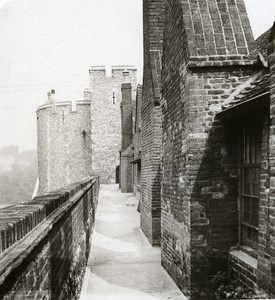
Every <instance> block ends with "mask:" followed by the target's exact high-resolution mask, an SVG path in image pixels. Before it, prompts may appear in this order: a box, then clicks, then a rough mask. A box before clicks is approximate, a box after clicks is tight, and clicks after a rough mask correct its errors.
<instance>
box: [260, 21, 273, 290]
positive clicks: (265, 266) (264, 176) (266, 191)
mask: <svg viewBox="0 0 275 300" xmlns="http://www.w3.org/2000/svg"><path fill="white" fill-rule="evenodd" d="M274 32H275V25H273V28H272V30H271V35H270V44H269V58H268V62H269V68H270V114H269V116H266V117H265V119H264V131H263V144H262V158H263V161H262V172H261V198H260V210H259V249H258V268H257V282H258V284H259V286H260V287H261V288H263V289H264V290H267V291H270V292H271V293H272V294H273V295H275V289H274V286H275V259H274V258H275V230H274V229H275V222H274V216H275V214H274V207H275V202H274V201H275V198H274V191H275V172H274V166H275V155H274V154H275V151H274V149H275V142H274V133H275V131H274V119H275V115H274V103H275V34H274Z"/></svg>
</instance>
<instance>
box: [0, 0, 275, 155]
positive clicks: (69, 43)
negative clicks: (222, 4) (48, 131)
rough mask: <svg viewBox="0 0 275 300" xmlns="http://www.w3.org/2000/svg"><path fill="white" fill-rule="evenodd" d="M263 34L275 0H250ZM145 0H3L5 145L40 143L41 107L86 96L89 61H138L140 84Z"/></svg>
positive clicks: (1, 140)
mask: <svg viewBox="0 0 275 300" xmlns="http://www.w3.org/2000/svg"><path fill="white" fill-rule="evenodd" d="M245 2H246V6H247V11H248V15H249V18H250V22H251V25H252V29H253V32H254V36H255V37H258V36H259V35H260V34H261V33H263V32H264V31H265V30H267V29H268V28H269V27H270V26H271V25H272V24H273V21H274V20H275V0H261V1H260V0H245ZM142 30H143V28H142V0H39V1H38V0H0V104H1V109H0V148H2V147H3V146H8V145H11V144H13V145H19V147H20V149H21V150H27V149H35V148H36V109H37V107H38V106H40V105H42V104H43V103H44V102H45V101H46V100H47V91H49V90H51V89H55V90H56V98H57V100H58V101H67V100H80V99H83V96H82V95H83V90H84V89H85V88H87V87H89V72H88V71H89V67H90V66H91V65H107V66H110V65H120V64H126V65H136V67H137V68H138V80H139V82H140V83H142V63H143V57H142V55H143V45H142V40H143V37H142Z"/></svg>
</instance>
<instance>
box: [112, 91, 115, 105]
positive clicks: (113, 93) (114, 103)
mask: <svg viewBox="0 0 275 300" xmlns="http://www.w3.org/2000/svg"><path fill="white" fill-rule="evenodd" d="M112 99H113V104H116V93H115V92H113V97H112Z"/></svg>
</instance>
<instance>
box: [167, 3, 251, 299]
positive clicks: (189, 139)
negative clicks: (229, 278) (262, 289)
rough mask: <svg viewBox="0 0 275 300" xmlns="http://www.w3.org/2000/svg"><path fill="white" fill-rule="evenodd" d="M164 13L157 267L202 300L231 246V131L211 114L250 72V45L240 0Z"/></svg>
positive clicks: (234, 155)
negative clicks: (160, 195)
mask: <svg viewBox="0 0 275 300" xmlns="http://www.w3.org/2000/svg"><path fill="white" fill-rule="evenodd" d="M165 11H166V20H165V30H164V48H163V63H162V103H161V104H162V112H163V123H162V126H163V177H162V198H161V200H162V216H161V227H162V264H163V266H164V267H165V269H166V270H167V271H168V273H169V274H170V275H171V277H172V278H173V279H174V280H175V282H176V283H177V284H178V286H179V287H180V288H181V290H182V291H183V292H184V293H185V294H187V295H189V296H190V297H191V298H192V299H208V297H210V298H211V295H207V293H208V288H209V281H208V280H210V279H211V275H212V274H215V273H216V272H217V271H218V270H222V269H226V266H227V262H228V252H229V249H230V247H231V246H234V245H236V243H237V242H238V239H237V237H238V228H237V221H238V214H237V198H238V197H237V195H238V190H237V170H238V168H237V162H238V152H237V151H236V149H237V146H236V145H237V144H238V143H237V142H238V141H237V137H238V134H237V128H236V127H235V126H234V124H232V123H231V124H229V125H226V124H225V125H223V124H222V123H221V122H220V121H219V120H217V119H216V118H215V114H216V113H217V112H219V111H220V110H221V105H222V103H223V101H224V100H225V99H227V98H228V96H229V95H230V94H231V93H232V92H233V91H234V90H235V89H236V87H238V86H239V85H240V84H241V83H242V82H244V81H245V80H247V79H248V78H249V77H250V76H251V75H252V74H253V73H254V72H256V70H257V68H256V66H255V64H256V56H255V54H256V47H255V43H254V40H253V37H252V36H251V29H250V27H249V22H248V19H247V15H246V12H245V8H244V5H243V1H238V2H235V1H217V2H216V1H192V0H190V1H176V2H175V1H167V2H166V10H165ZM233 15H234V17H233ZM175 36H176V37H177V38H175ZM211 37H212V38H211ZM243 45H245V47H244V46H243ZM210 298H209V299H210Z"/></svg>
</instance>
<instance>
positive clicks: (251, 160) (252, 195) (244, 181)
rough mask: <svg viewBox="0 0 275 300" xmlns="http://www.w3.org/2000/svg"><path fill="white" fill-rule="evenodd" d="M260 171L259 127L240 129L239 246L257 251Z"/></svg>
mask: <svg viewBox="0 0 275 300" xmlns="http://www.w3.org/2000/svg"><path fill="white" fill-rule="evenodd" d="M260 169H261V126H255V125H254V126H245V127H244V128H243V129H242V151H241V216H240V217H241V244H242V245H243V246H249V247H251V248H253V249H257V244H258V225H259V198H260Z"/></svg>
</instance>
